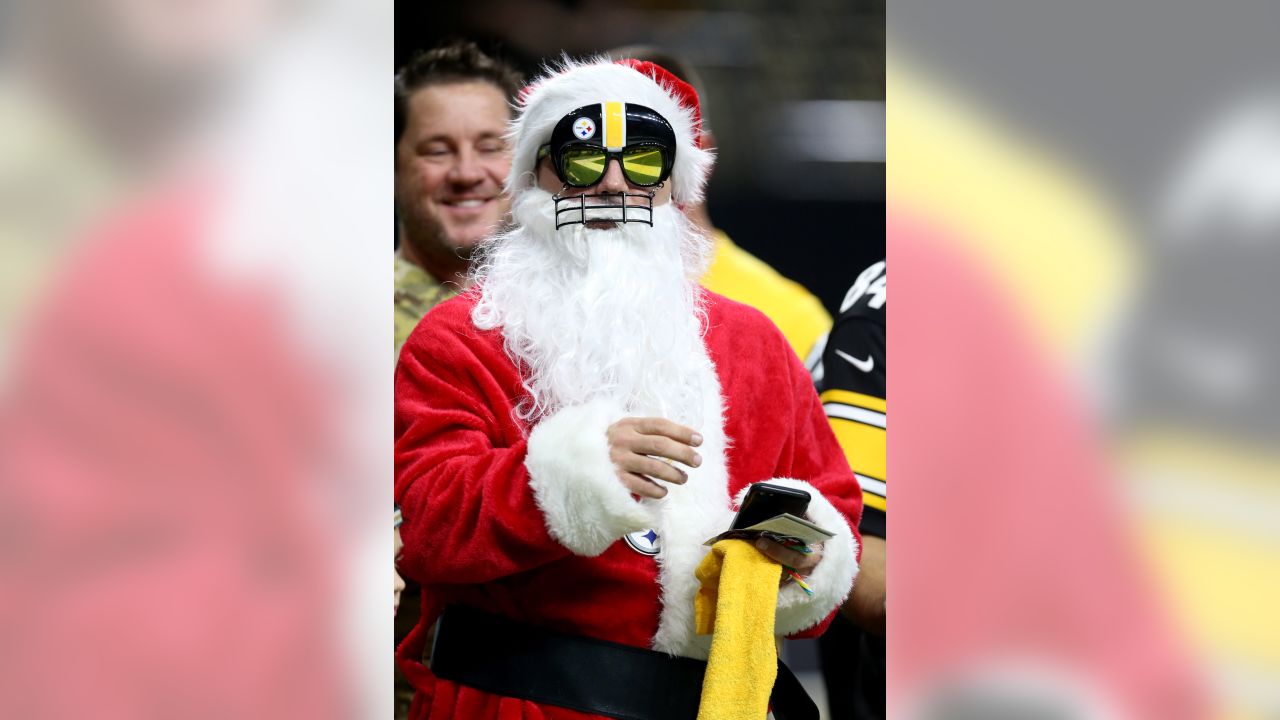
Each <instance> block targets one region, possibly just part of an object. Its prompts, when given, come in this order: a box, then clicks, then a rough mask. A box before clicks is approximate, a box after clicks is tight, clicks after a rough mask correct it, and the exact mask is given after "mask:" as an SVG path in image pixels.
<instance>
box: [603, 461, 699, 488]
mask: <svg viewBox="0 0 1280 720" xmlns="http://www.w3.org/2000/svg"><path fill="white" fill-rule="evenodd" d="M615 464H616V465H617V466H618V469H619V470H622V471H623V472H629V473H635V474H637V475H648V476H649V477H651V478H653V479H655V480H665V481H667V482H670V483H675V484H677V485H683V484H685V482H687V481H688V480H689V476H688V475H686V474H685V472H684V471H683V470H681V469H680V468H678V467H676V466H674V465H669V464H667V463H664V462H662V461H661V460H655V459H653V458H651V457H647V456H645V455H636V454H634V453H628V454H626V455H624V456H623V457H622V458H621V459H619V460H617V461H615Z"/></svg>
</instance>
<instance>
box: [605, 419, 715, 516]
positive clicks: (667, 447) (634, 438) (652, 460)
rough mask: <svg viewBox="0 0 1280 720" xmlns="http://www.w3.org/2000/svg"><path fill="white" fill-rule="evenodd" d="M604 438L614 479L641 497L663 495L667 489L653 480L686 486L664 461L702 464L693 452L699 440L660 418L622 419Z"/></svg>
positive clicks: (682, 473)
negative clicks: (607, 443)
mask: <svg viewBox="0 0 1280 720" xmlns="http://www.w3.org/2000/svg"><path fill="white" fill-rule="evenodd" d="M606 436H607V438H608V441H609V459H610V460H611V461H613V464H614V466H615V467H616V468H617V471H618V479H619V480H621V481H622V483H623V485H625V486H626V487H627V489H628V490H630V491H631V492H633V493H635V494H636V495H639V496H642V497H650V498H660V497H664V496H665V495H666V494H667V489H666V488H665V487H663V486H661V485H660V484H658V483H657V482H655V480H661V481H663V482H669V483H675V484H677V485H683V484H684V483H686V482H688V480H689V476H688V474H687V473H685V471H684V470H682V469H680V468H678V467H676V466H675V465H673V464H672V463H671V462H667V460H670V461H674V462H679V463H682V464H684V465H686V466H688V467H698V466H699V465H701V464H702V457H701V456H700V455H698V453H697V452H696V451H694V449H693V448H694V447H696V446H698V445H701V444H702V436H701V435H699V434H698V433H697V432H695V431H694V430H693V429H692V428H688V427H685V426H684V425H680V424H679V423H674V422H671V421H670V420H666V419H664V418H656V417H642V418H637V417H631V418H623V419H622V420H619V421H618V422H616V423H614V424H613V425H610V426H609V429H608V431H607V432H606ZM664 458H665V460H664Z"/></svg>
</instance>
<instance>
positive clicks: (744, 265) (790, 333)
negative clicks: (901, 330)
mask: <svg viewBox="0 0 1280 720" xmlns="http://www.w3.org/2000/svg"><path fill="white" fill-rule="evenodd" d="M712 236H713V237H714V238H715V243H716V247H715V256H714V257H713V259H712V260H711V267H709V268H707V272H706V274H705V275H703V276H702V286H703V287H705V288H706V289H708V290H710V291H711V292H714V293H718V294H720V295H724V296H725V297H727V298H729V299H730V300H737V301H738V302H740V303H743V304H746V305H750V306H751V307H753V308H755V309H757V310H759V311H760V312H762V313H764V314H765V315H766V316H768V318H769V319H770V320H772V321H773V324H774V325H777V326H778V329H780V330H782V334H783V335H785V336H786V338H787V342H788V343H790V344H791V348H792V349H793V350H795V351H796V355H798V356H800V359H802V360H803V359H804V358H805V356H806V355H808V353H809V350H810V348H812V347H813V344H814V343H815V342H817V340H818V338H819V337H821V336H822V334H823V333H825V332H826V331H828V330H830V329H831V316H830V315H828V314H827V310H826V308H824V307H823V306H822V303H821V302H819V301H818V298H816V297H814V296H813V294H812V293H810V292H809V291H808V290H805V289H804V286H803V285H801V284H800V283H797V282H795V281H793V280H788V279H787V278H785V277H783V276H782V275H780V274H779V273H778V271H776V270H774V269H773V268H771V267H769V266H768V265H766V264H765V263H764V262H763V261H762V260H760V259H759V258H757V257H755V256H754V255H752V254H751V253H749V252H747V251H746V250H743V249H742V248H740V247H738V246H737V245H734V244H733V241H732V240H730V239H729V236H728V235H725V234H724V233H723V232H721V231H719V230H716V231H714V232H713V233H712Z"/></svg>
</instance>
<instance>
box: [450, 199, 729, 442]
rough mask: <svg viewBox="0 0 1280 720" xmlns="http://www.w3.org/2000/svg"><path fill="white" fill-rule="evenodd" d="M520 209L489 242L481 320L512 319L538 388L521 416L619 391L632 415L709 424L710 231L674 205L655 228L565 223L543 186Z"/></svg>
mask: <svg viewBox="0 0 1280 720" xmlns="http://www.w3.org/2000/svg"><path fill="white" fill-rule="evenodd" d="M511 211H512V217H513V219H514V221H515V227H514V229H512V230H510V231H508V232H506V233H503V234H500V235H497V236H495V237H493V238H491V239H490V240H488V241H486V242H485V244H484V246H483V247H482V249H481V256H480V260H479V262H478V263H477V265H476V270H475V277H476V280H477V282H478V285H479V300H478V302H477V303H476V306H475V309H474V310H473V311H472V314H471V318H472V321H473V322H474V323H475V324H476V326H477V327H478V328H480V329H482V330H489V329H493V328H497V327H500V328H502V335H503V338H504V348H505V350H506V353H507V356H508V357H510V358H511V360H512V361H513V362H515V363H516V366H517V367H518V368H520V371H521V374H522V376H523V378H524V387H525V389H526V390H527V391H528V392H529V395H530V397H529V398H528V399H526V400H525V401H524V402H522V403H521V404H520V405H519V406H517V408H516V412H517V414H518V416H519V417H520V418H521V419H523V420H525V421H527V422H530V424H532V422H533V421H535V420H536V419H538V418H541V417H546V416H548V415H551V414H553V413H555V412H556V411H558V410H560V409H561V408H565V407H570V406H574V405H580V404H583V403H586V402H589V401H592V400H597V399H610V400H613V401H616V402H618V403H620V404H621V405H622V406H623V408H624V409H625V410H626V411H627V413H628V414H631V415H644V416H657V417H665V418H667V419H670V420H673V421H675V422H679V423H682V424H685V425H689V426H692V427H700V426H701V424H702V421H703V418H702V417H701V416H702V409H703V388H702V387H701V384H700V383H699V381H698V377H699V375H700V372H701V371H703V370H704V369H705V368H707V367H709V365H710V362H709V360H708V359H707V355H706V351H705V349H704V347H703V343H702V332H703V326H704V322H703V320H704V315H703V310H702V307H701V290H700V288H699V287H698V284H697V279H698V278H699V277H701V275H702V273H703V272H704V270H705V269H706V263H707V261H708V258H709V256H710V241H709V239H708V238H707V237H706V236H705V235H703V234H702V233H701V232H699V231H698V230H697V228H696V227H695V226H694V225H693V224H692V223H690V222H689V221H688V219H687V218H685V216H684V213H683V212H681V211H680V210H678V209H676V207H675V206H674V204H673V203H670V202H668V203H665V204H663V205H661V206H657V207H655V208H654V210H653V227H650V226H648V225H645V224H642V223H634V222H632V223H620V224H619V225H618V226H616V227H615V228H611V229H607V230H597V229H591V228H587V227H586V226H584V225H580V224H577V225H568V226H566V227H563V228H560V229H559V230H556V227H555V220H554V217H555V214H554V207H553V203H552V196H551V194H550V193H548V192H546V191H544V190H541V189H539V188H536V187H534V188H530V189H526V190H523V191H522V192H520V193H519V194H518V195H517V196H516V198H515V200H514V202H513V204H512V209H511Z"/></svg>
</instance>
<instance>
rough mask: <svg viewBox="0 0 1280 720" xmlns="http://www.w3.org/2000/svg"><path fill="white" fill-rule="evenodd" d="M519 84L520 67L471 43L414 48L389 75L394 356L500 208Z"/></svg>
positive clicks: (450, 287) (461, 273) (446, 290)
mask: <svg viewBox="0 0 1280 720" xmlns="http://www.w3.org/2000/svg"><path fill="white" fill-rule="evenodd" d="M519 86H520V76H519V74H518V73H516V72H515V71H514V70H513V69H512V68H510V67H509V66H507V65H505V64H504V63H502V62H499V61H498V60H495V59H494V58H492V57H489V56H488V55H486V54H484V53H483V52H481V51H480V49H479V48H477V47H476V46H475V45H474V44H473V43H469V42H458V43H454V44H451V45H445V46H442V47H439V48H436V49H434V50H431V51H429V52H426V53H423V54H421V55H418V56H417V57H415V58H414V59H413V60H412V61H411V62H410V63H409V64H408V65H406V66H405V67H404V68H402V69H401V70H400V72H399V73H398V74H397V75H396V82H395V123H396V125H395V132H396V138H395V142H396V145H395V173H396V186H395V203H396V217H397V220H398V228H397V231H398V233H399V240H400V248H399V250H398V251H397V253H396V296H395V304H396V316H395V317H396V321H395V340H396V353H397V355H398V354H399V351H400V346H401V345H403V344H404V340H405V338H407V337H408V336H409V333H410V332H412V330H413V328H414V326H415V325H417V324H418V321H419V320H421V319H422V316H423V315H425V314H426V312H427V311H428V310H430V309H431V308H432V307H433V306H434V305H435V304H436V303H438V302H440V301H441V300H445V299H447V298H449V297H452V296H453V295H454V294H456V293H457V291H458V290H459V288H460V287H462V286H463V284H464V283H465V280H466V273H467V270H468V268H469V266H470V261H471V253H472V251H473V249H474V248H475V247H476V244H477V243H479V242H480V240H481V239H483V238H484V237H485V236H486V235H488V234H490V233H492V232H493V231H494V230H495V229H497V228H498V227H499V226H500V225H501V224H502V222H503V220H504V218H505V217H506V215H507V212H508V210H509V208H510V202H509V201H508V199H507V197H506V195H504V194H503V190H502V185H503V182H504V181H505V180H506V176H507V171H508V169H509V168H510V167H511V156H510V153H509V152H508V149H507V145H506V141H505V140H504V133H505V132H506V126H507V123H508V122H509V121H510V120H511V109H510V101H511V99H512V98H513V97H514V95H515V92H516V90H517V89H518V88H519Z"/></svg>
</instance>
